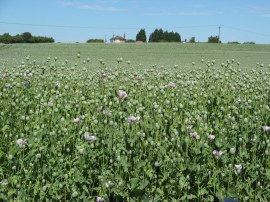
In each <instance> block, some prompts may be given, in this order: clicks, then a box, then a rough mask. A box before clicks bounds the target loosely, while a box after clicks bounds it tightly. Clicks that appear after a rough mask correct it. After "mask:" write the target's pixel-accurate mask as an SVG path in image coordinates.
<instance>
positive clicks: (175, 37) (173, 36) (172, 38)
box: [149, 29, 181, 42]
mask: <svg viewBox="0 0 270 202" xmlns="http://www.w3.org/2000/svg"><path fill="white" fill-rule="evenodd" d="M149 42H181V36H180V35H179V34H178V33H177V32H168V31H167V30H166V31H163V30H162V29H155V31H154V32H153V33H151V34H150V37H149Z"/></svg>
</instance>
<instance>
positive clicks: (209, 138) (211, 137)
mask: <svg viewBox="0 0 270 202" xmlns="http://www.w3.org/2000/svg"><path fill="white" fill-rule="evenodd" d="M207 138H208V140H209V141H213V140H214V139H215V138H216V137H215V136H214V135H208V137H207Z"/></svg>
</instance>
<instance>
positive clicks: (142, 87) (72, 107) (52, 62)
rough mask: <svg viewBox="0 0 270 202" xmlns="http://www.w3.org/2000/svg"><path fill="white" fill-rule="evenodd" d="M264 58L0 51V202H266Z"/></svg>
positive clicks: (93, 48)
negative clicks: (235, 200)
mask: <svg viewBox="0 0 270 202" xmlns="http://www.w3.org/2000/svg"><path fill="white" fill-rule="evenodd" d="M269 52H270V46H267V45H222V44H215V45H214V44H213V45H209V44H120V45H115V44H27V45H1V47H0V67H1V68H0V137H1V138H0V162H1V163H0V201H78V202H79V201H96V202H108V201H119V202H122V201H129V202H141V201H143V202H159V201H161V202H171V201H172V202H178V201H187V202H189V201H192V202H193V201H194V202H195V201H196V202H203V201H207V202H208V201H210V202H212V201H221V202H223V201H224V200H225V199H226V198H230V199H232V198H234V199H238V200H239V201H263V202H264V201H270V158H269V155H270V138H269V132H270V93H269V92H270V79H269V78H270V68H269V64H270V57H269ZM202 59H203V61H202ZM246 70H248V71H246Z"/></svg>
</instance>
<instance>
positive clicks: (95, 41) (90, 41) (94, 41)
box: [86, 39, 104, 43]
mask: <svg viewBox="0 0 270 202" xmlns="http://www.w3.org/2000/svg"><path fill="white" fill-rule="evenodd" d="M86 43H104V40H103V39H88V40H87V41H86Z"/></svg>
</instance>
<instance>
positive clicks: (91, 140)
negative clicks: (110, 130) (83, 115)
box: [84, 132, 97, 142]
mask: <svg viewBox="0 0 270 202" xmlns="http://www.w3.org/2000/svg"><path fill="white" fill-rule="evenodd" d="M84 139H85V140H86V141H89V142H95V141H96V140H97V138H96V137H95V136H91V135H90V134H89V132H85V133H84Z"/></svg>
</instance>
